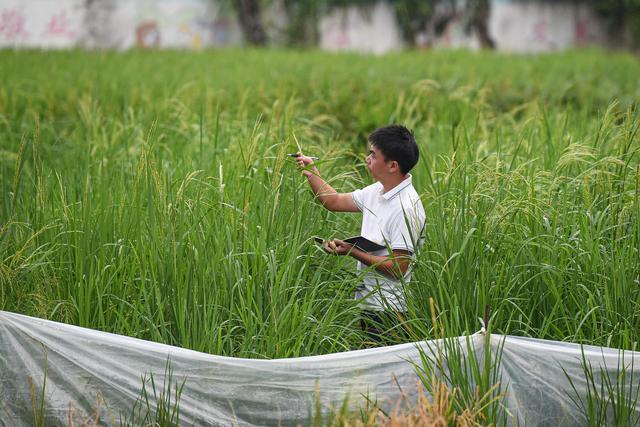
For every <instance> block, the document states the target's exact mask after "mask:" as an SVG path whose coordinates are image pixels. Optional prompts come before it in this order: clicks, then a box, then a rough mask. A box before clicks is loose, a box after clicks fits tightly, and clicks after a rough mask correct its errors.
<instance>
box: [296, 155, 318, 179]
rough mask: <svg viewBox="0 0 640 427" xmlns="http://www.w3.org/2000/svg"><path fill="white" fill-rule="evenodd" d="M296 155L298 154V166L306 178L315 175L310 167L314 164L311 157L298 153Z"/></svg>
mask: <svg viewBox="0 0 640 427" xmlns="http://www.w3.org/2000/svg"><path fill="white" fill-rule="evenodd" d="M296 154H297V156H296V163H297V164H298V169H300V170H302V173H303V174H304V175H305V176H311V175H314V171H312V170H311V168H310V167H309V166H310V165H312V164H313V159H312V158H311V157H307V156H305V155H304V154H302V153H296ZM313 169H315V168H313ZM316 173H317V172H316Z"/></svg>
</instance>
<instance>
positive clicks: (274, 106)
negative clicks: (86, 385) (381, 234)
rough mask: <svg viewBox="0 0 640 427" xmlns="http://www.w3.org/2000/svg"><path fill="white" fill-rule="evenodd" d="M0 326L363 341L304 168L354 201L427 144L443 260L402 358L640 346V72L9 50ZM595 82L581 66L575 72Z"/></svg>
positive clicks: (351, 224) (415, 309) (620, 63)
mask: <svg viewBox="0 0 640 427" xmlns="http://www.w3.org/2000/svg"><path fill="white" fill-rule="evenodd" d="M0 62H1V63H2V64H3V66H2V67H0V77H1V79H0V81H1V82H2V83H0V193H1V194H0V309H2V310H9V311H15V312H20V313H23V314H28V315H34V316H38V317H44V318H48V319H52V320H57V321H63V322H67V323H72V324H76V325H81V326H86V327H90V328H95V329H100V330H104V331H109V332H116V333H120V334H125V335H130V336H134V337H139V338H144V339H149V340H154V341H158V342H163V343H168V344H171V345H177V346H182V347H186V348H190V349H194V350H199V351H205V352H210V353H214V354H219V355H229V356H238V357H255V358H276V357H292V356H301V355H312V354H322V353H330V352H337V351H342V350H348V349H355V348H359V347H361V346H362V345H363V342H364V340H365V338H366V337H364V336H363V334H362V333H361V332H360V330H359V327H358V316H359V314H358V308H357V304H356V303H355V302H354V301H353V300H352V297H351V296H352V294H353V290H354V288H355V286H356V285H357V283H358V277H357V276H356V275H355V273H354V271H355V270H354V267H353V264H352V263H351V261H350V260H349V259H344V258H336V257H327V256H325V255H324V253H323V252H322V251H321V250H320V249H319V248H317V247H316V246H314V245H313V240H312V237H313V236H322V237H325V238H328V237H344V236H347V235H354V234H357V233H358V230H359V219H358V217H357V215H345V214H342V215H340V214H335V213H330V212H325V211H323V210H322V209H321V208H320V207H319V205H318V204H317V202H316V201H314V199H313V197H312V195H311V194H310V192H309V190H308V188H307V186H306V183H305V181H304V179H303V178H302V177H301V176H300V175H299V173H298V172H297V171H296V168H295V165H294V162H293V161H292V160H291V159H289V158H287V157H286V153H290V152H294V151H295V150H296V144H295V141H294V138H293V137H294V135H295V136H296V138H297V139H298V140H299V141H300V143H301V145H302V148H303V149H304V150H305V152H307V153H308V154H311V155H315V156H318V157H320V158H321V159H322V160H321V161H320V162H319V165H318V166H319V168H320V170H321V172H322V174H323V176H325V177H327V178H330V181H331V183H332V185H334V186H335V187H336V188H338V189H340V190H341V191H351V190H353V189H355V188H359V187H361V186H363V185H365V184H368V183H369V182H370V177H369V176H368V175H367V171H366V169H365V168H364V167H363V158H364V155H365V154H366V149H367V145H366V134H367V133H368V132H370V131H372V130H373V129H374V128H376V127H378V126H380V125H383V124H387V123H390V122H399V123H404V124H406V125H407V126H409V127H411V128H413V129H414V130H415V133H416V136H417V140H418V141H419V144H420V147H421V159H420V162H419V164H418V165H417V166H416V169H415V170H414V172H413V175H414V185H415V186H416V188H417V190H418V191H419V193H421V195H422V199H423V204H424V206H425V210H426V212H427V227H426V232H425V233H426V235H425V245H424V246H423V248H422V250H421V251H420V253H419V254H418V255H417V257H416V261H415V264H414V269H413V279H412V282H411V284H410V285H409V286H408V287H407V289H406V292H407V294H408V298H407V299H408V301H409V313H408V315H407V318H406V319H405V322H404V325H403V327H405V328H407V329H409V330H410V333H406V334H405V333H398V334H390V336H389V341H390V342H401V341H406V340H414V339H418V338H433V337H434V336H435V333H434V330H433V323H432V322H431V319H430V315H429V313H430V309H429V300H430V298H433V299H434V300H435V301H436V302H437V305H438V307H439V308H440V311H441V312H440V314H439V317H440V318H441V319H443V320H445V321H446V324H447V329H446V331H447V336H458V335H462V334H464V333H473V332H475V331H476V330H478V329H479V323H478V321H477V318H478V317H482V316H483V313H484V308H485V307H486V306H487V305H489V306H490V307H491V313H492V319H491V323H492V325H493V331H494V332H497V333H507V334H515V335H523V336H534V337H538V338H548V339H555V340H567V341H573V342H579V343H585V344H595V345H607V346H613V347H619V348H632V347H633V346H634V345H635V344H636V343H637V340H638V338H637V331H638V330H639V329H640V286H639V284H640V258H639V252H638V251H639V247H640V222H639V220H638V212H640V197H639V195H640V193H639V192H640V190H639V188H640V186H639V185H638V184H639V183H640V163H639V161H638V151H639V150H640V142H639V136H638V127H639V126H640V120H639V117H638V114H639V113H638V99H639V95H640V82H639V81H638V79H637V75H638V74H640V66H639V65H638V62H637V61H636V60H635V59H634V58H632V57H630V56H627V55H622V54H605V53H603V52H599V51H582V52H568V53H565V54H553V55H541V56H537V57H524V56H506V55H495V54H486V53H482V54H479V53H470V52H428V53H417V52H407V53H398V54H392V55H387V56H383V57H368V56H360V55H354V54H340V55H335V54H333V55H332V54H326V53H320V52H291V51H279V50H269V51H251V50H248V51H239V50H216V51H209V52H199V53H188V52H126V53H116V52H81V51H70V52H37V51H8V50H7V51H1V52H0ZM578 70H579V71H578Z"/></svg>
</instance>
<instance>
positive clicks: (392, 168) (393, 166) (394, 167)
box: [389, 160, 400, 172]
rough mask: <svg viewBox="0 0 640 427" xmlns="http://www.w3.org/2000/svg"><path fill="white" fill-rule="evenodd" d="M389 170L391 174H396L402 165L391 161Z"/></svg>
mask: <svg viewBox="0 0 640 427" xmlns="http://www.w3.org/2000/svg"><path fill="white" fill-rule="evenodd" d="M389 169H390V171H391V172H395V171H396V170H399V169H400V164H398V162H396V161H395V160H391V164H390V165H389Z"/></svg>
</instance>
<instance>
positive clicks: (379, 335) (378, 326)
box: [360, 310, 409, 346]
mask: <svg viewBox="0 0 640 427" xmlns="http://www.w3.org/2000/svg"><path fill="white" fill-rule="evenodd" d="M405 318H406V315H405V313H401V312H398V311H391V310H384V311H373V310H363V311H362V317H361V318H360V328H361V329H362V330H363V331H364V332H365V333H366V336H367V342H368V343H369V344H372V345H373V346H378V345H393V344H400V343H403V342H407V340H408V339H409V334H408V332H407V329H406V328H405V325H404V321H405Z"/></svg>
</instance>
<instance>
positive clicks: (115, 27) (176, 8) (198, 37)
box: [0, 0, 242, 49]
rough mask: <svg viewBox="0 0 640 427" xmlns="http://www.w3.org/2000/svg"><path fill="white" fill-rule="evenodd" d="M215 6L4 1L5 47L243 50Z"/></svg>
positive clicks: (235, 30) (185, 1)
mask: <svg viewBox="0 0 640 427" xmlns="http://www.w3.org/2000/svg"><path fill="white" fill-rule="evenodd" d="M241 42H242V34H241V32H240V28H239V26H238V24H237V22H236V20H235V16H233V15H232V14H229V13H226V14H225V13H222V11H221V8H220V4H219V3H218V2H215V1H211V0H89V1H87V0H29V1H24V0H0V47H41V48H71V47H78V46H80V47H87V48H110V49H128V48H131V47H135V46H138V47H144V46H146V47H161V48H196V49H197V48H200V47H204V46H220V45H232V44H240V43H241Z"/></svg>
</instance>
